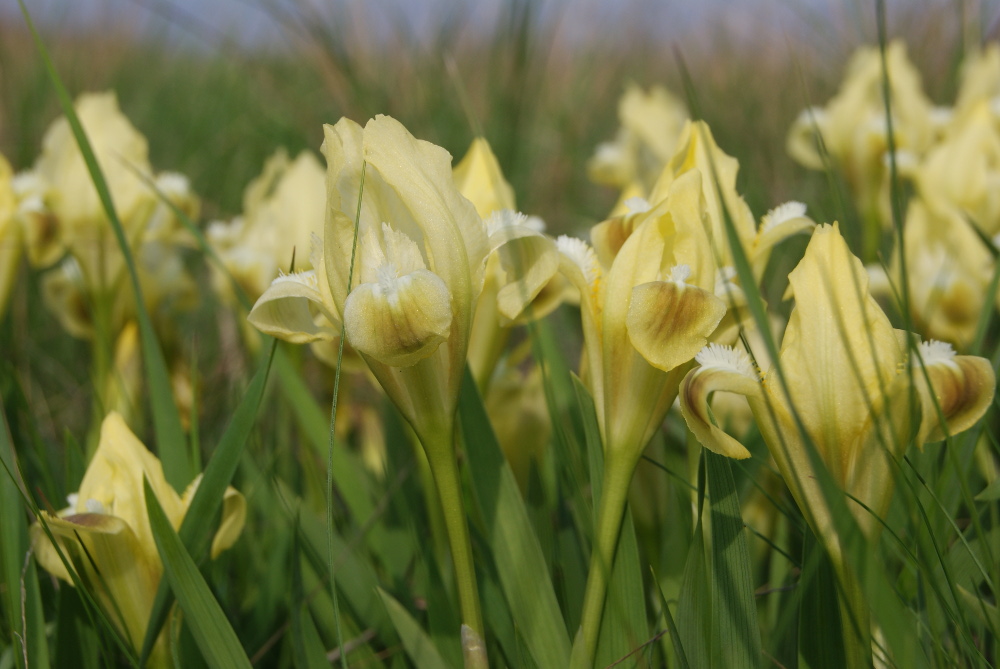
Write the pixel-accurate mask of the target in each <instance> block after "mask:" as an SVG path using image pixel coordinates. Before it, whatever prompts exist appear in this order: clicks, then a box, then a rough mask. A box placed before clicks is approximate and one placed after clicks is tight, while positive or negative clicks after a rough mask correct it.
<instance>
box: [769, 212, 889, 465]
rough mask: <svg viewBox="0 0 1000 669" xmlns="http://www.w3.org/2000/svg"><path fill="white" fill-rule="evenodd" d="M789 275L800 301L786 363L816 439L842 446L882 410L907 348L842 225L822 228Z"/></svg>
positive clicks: (785, 344)
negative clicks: (872, 289)
mask: <svg viewBox="0 0 1000 669" xmlns="http://www.w3.org/2000/svg"><path fill="white" fill-rule="evenodd" d="M789 281H790V282H791V287H790V289H791V292H792V294H793V295H794V297H795V308H794V309H793V310H792V313H791V317H790V319H789V323H788V329H787V330H786V331H785V336H784V340H783V342H782V347H781V352H780V359H781V366H782V368H783V369H784V370H786V373H785V376H786V378H787V380H788V386H789V393H790V395H791V397H792V398H793V400H794V402H795V406H796V409H797V410H798V413H799V415H800V416H801V418H802V421H803V423H804V424H805V426H806V427H807V429H808V430H809V433H810V435H811V436H812V438H813V439H814V440H815V441H816V442H817V446H818V447H819V448H820V450H821V451H822V450H824V448H830V449H838V448H841V447H843V445H844V444H851V443H855V442H856V441H857V432H858V431H859V430H860V429H862V426H863V425H864V424H865V423H866V422H867V421H868V418H869V416H870V415H871V414H872V413H873V412H874V413H876V414H877V413H879V411H880V407H882V406H883V404H884V400H885V394H886V389H887V388H888V387H889V386H890V385H891V383H892V381H893V379H894V378H895V376H896V375H897V374H898V373H899V369H900V365H901V364H902V363H903V362H904V361H905V359H906V355H905V347H904V346H901V345H900V342H899V339H898V337H897V335H896V331H895V330H894V329H893V327H892V325H891V324H890V323H889V320H888V318H886V316H885V314H884V313H883V312H882V310H881V309H880V308H879V306H878V304H877V303H876V302H875V301H874V299H872V297H871V296H870V295H869V293H868V275H867V274H866V273H865V271H864V268H863V266H862V265H861V261H859V260H858V259H857V258H856V257H855V256H854V255H853V254H852V253H851V251H850V249H848V247H847V244H846V242H845V241H844V238H843V237H842V236H841V235H840V230H839V228H838V227H837V225H836V224H834V225H833V226H827V225H824V226H820V227H818V228H817V229H816V231H815V232H814V233H813V236H812V239H811V240H810V242H809V246H808V247H807V249H806V253H805V256H804V257H803V258H802V260H801V262H800V263H799V264H798V266H796V268H795V269H794V270H792V272H791V273H790V274H789ZM833 417H836V419H834V418H833Z"/></svg>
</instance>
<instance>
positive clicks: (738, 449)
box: [680, 344, 762, 460]
mask: <svg viewBox="0 0 1000 669" xmlns="http://www.w3.org/2000/svg"><path fill="white" fill-rule="evenodd" d="M696 359H697V360H698V362H699V363H700V365H701V366H700V367H696V368H695V369H692V370H691V371H690V372H688V374H687V376H685V377H684V380H683V381H682V382H681V388H680V404H681V415H683V416H684V421H685V422H686V423H687V426H688V428H689V429H690V430H691V432H692V433H694V436H695V437H696V438H697V439H698V441H699V442H700V443H701V445H702V446H704V447H705V448H707V449H709V450H711V451H714V452H716V453H719V454H720V455H725V456H727V457H730V458H736V459H738V460H742V459H745V458H748V457H750V451H748V450H747V449H746V447H745V446H744V445H743V444H741V443H740V442H739V441H737V440H736V439H734V438H733V437H731V436H730V435H728V434H726V433H725V432H723V431H722V430H721V429H719V428H718V427H716V426H715V425H714V424H713V422H712V419H711V417H710V415H709V411H710V410H709V402H710V400H711V396H712V394H713V393H715V392H717V391H721V392H727V393H735V394H737V395H743V396H745V397H747V398H759V397H760V396H761V393H762V391H761V386H760V379H759V377H758V375H757V371H756V370H755V369H754V367H753V364H752V363H751V361H750V358H749V356H747V354H746V353H744V352H742V351H738V350H734V349H732V348H729V347H728V346H719V345H717V344H712V345H710V346H709V347H707V348H705V349H704V350H703V351H702V353H699V354H698V357H697V358H696Z"/></svg>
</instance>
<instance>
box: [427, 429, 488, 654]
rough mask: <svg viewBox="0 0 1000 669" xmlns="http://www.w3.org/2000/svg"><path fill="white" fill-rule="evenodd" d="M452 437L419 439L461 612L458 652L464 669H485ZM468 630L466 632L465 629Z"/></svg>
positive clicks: (442, 432) (438, 435)
mask: <svg viewBox="0 0 1000 669" xmlns="http://www.w3.org/2000/svg"><path fill="white" fill-rule="evenodd" d="M453 437H454V434H453V431H452V429H447V430H440V431H436V432H435V436H434V437H430V438H425V439H423V440H422V441H423V444H424V450H425V451H426V453H427V461H428V463H429V464H430V467H431V474H432V475H433V476H434V483H435V485H436V486H437V490H438V496H439V497H440V500H441V511H442V514H443V516H444V524H445V530H446V531H447V533H448V543H449V544H450V546H451V557H452V562H453V564H454V568H455V583H456V585H457V588H458V601H459V606H460V608H461V611H462V626H463V630H462V650H463V653H464V655H465V666H466V668H467V669H486V667H488V666H489V661H488V660H487V657H486V648H485V646H484V644H483V641H482V640H483V638H484V637H483V632H484V627H483V614H482V612H481V609H480V606H479V588H478V587H477V585H476V570H475V565H474V562H473V559H472V542H471V540H470V539H469V526H468V524H467V523H466V518H465V505H464V503H463V502H462V482H461V479H460V478H459V474H458V462H457V460H456V458H455V449H454V438H453ZM466 627H467V628H469V629H468V631H466V630H465V628H466Z"/></svg>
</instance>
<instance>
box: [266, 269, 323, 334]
mask: <svg viewBox="0 0 1000 669" xmlns="http://www.w3.org/2000/svg"><path fill="white" fill-rule="evenodd" d="M317 314H320V315H322V316H323V317H324V319H325V321H326V322H325V323H323V322H322V320H323V319H320V321H321V322H320V323H317V318H316V315H317ZM247 320H248V321H250V323H251V325H253V326H254V327H255V328H257V329H258V330H260V331H261V332H263V333H264V334H269V335H271V336H272V337H278V338H279V339H284V340H285V341H290V342H293V343H296V344H304V343H308V342H312V341H317V340H330V339H334V338H335V337H339V336H340V332H339V330H337V329H336V328H335V327H334V324H336V323H339V319H337V317H336V316H335V315H334V313H333V312H332V311H331V310H330V308H329V305H327V304H326V302H325V301H324V299H323V295H322V293H321V292H320V286H319V283H318V280H317V276H316V272H315V271H314V270H310V271H308V272H300V273H297V274H289V275H287V276H282V277H278V278H277V279H275V280H274V282H273V283H272V284H271V286H270V288H268V289H267V290H266V291H264V294H263V295H261V296H260V299H258V300H257V303H256V304H255V305H254V306H253V309H252V310H251V311H250V314H249V315H248V316H247Z"/></svg>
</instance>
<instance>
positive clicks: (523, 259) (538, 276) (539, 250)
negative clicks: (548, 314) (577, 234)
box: [490, 225, 559, 321]
mask: <svg viewBox="0 0 1000 669" xmlns="http://www.w3.org/2000/svg"><path fill="white" fill-rule="evenodd" d="M490 247H491V249H493V250H494V252H496V253H497V255H498V257H499V259H500V266H501V268H502V269H503V274H504V275H505V276H504V279H503V281H501V284H502V285H501V288H500V291H499V293H498V294H497V309H498V311H499V312H500V315H501V316H503V317H504V318H506V319H508V320H509V321H514V320H516V319H517V318H518V317H519V316H520V315H521V313H522V312H523V311H524V310H525V308H526V307H527V306H528V304H529V303H531V302H532V301H534V299H535V298H536V297H537V296H538V294H539V293H540V292H541V291H542V289H543V288H544V287H545V286H546V284H548V283H549V282H550V281H551V280H552V278H553V276H555V274H556V273H557V272H558V271H559V252H558V251H557V250H556V244H555V242H554V241H553V240H552V239H550V238H549V237H547V236H546V235H544V234H543V233H541V232H537V231H535V230H533V229H531V228H529V227H527V226H525V225H504V226H499V227H497V228H496V230H495V231H494V232H493V234H491V235H490ZM532 316H534V317H538V314H532Z"/></svg>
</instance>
